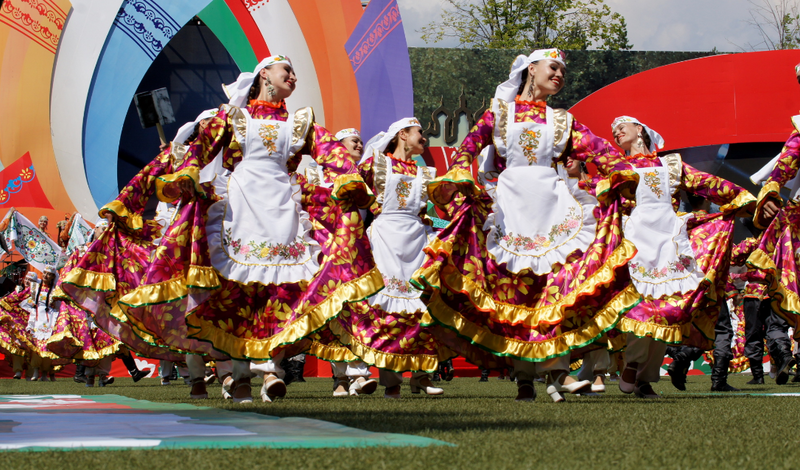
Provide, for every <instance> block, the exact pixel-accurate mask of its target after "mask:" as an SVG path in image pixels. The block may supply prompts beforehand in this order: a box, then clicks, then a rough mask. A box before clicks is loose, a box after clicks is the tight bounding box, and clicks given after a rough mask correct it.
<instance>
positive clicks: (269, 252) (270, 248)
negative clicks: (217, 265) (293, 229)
mask: <svg viewBox="0 0 800 470" xmlns="http://www.w3.org/2000/svg"><path fill="white" fill-rule="evenodd" d="M231 230H232V229H230V228H228V229H226V230H225V235H224V236H223V237H222V244H223V245H224V246H225V247H226V248H230V249H232V250H233V254H235V255H238V254H241V255H243V256H244V259H245V260H249V259H250V258H255V259H257V260H261V261H272V260H273V259H275V258H276V257H278V258H283V259H291V260H293V261H297V260H298V259H299V258H301V257H302V256H303V255H305V254H306V248H307V247H308V246H309V244H308V243H307V242H305V241H303V240H302V239H301V238H300V237H297V240H295V242H294V243H289V244H288V245H284V244H283V243H267V242H266V241H262V242H256V241H253V240H250V241H249V242H247V243H243V242H242V239H241V238H237V239H236V240H234V239H233V238H232V237H231Z"/></svg>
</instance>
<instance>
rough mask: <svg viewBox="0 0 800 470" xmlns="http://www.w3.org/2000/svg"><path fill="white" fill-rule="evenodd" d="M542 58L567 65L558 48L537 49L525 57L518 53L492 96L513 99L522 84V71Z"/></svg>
mask: <svg viewBox="0 0 800 470" xmlns="http://www.w3.org/2000/svg"><path fill="white" fill-rule="evenodd" d="M544 59H551V60H555V61H556V62H558V63H559V64H561V65H563V66H564V67H565V68H566V66H567V64H566V63H565V62H564V53H563V52H561V51H559V50H558V49H538V50H535V51H533V52H532V53H531V55H529V56H527V57H526V56H524V55H518V56H517V58H516V59H514V63H513V64H511V73H509V74H508V80H506V81H504V82H503V83H501V84H500V85H498V86H497V89H496V90H495V92H494V97H495V98H499V99H501V100H503V101H513V100H514V98H516V97H517V91H519V86H520V85H521V84H522V71H523V70H525V69H527V68H528V66H529V65H530V64H532V63H534V62H538V61H540V60H544Z"/></svg>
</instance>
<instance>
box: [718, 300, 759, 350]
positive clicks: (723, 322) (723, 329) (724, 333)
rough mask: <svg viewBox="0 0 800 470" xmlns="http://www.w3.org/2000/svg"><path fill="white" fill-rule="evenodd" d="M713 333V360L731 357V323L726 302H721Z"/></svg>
mask: <svg viewBox="0 0 800 470" xmlns="http://www.w3.org/2000/svg"><path fill="white" fill-rule="evenodd" d="M714 333H715V335H716V336H715V338H714V360H717V358H721V359H728V360H731V359H733V351H731V340H732V339H733V324H732V323H731V313H730V311H729V310H728V302H722V308H720V310H719V317H717V324H716V325H715V326H714ZM762 349H763V348H762Z"/></svg>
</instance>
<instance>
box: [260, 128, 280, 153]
mask: <svg viewBox="0 0 800 470" xmlns="http://www.w3.org/2000/svg"><path fill="white" fill-rule="evenodd" d="M258 135H259V137H261V139H262V141H263V142H264V147H266V148H267V150H269V151H270V152H274V151H275V141H276V140H278V126H275V125H272V124H261V127H260V128H259V129H258Z"/></svg>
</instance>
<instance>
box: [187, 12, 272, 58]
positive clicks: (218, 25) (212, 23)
mask: <svg viewBox="0 0 800 470" xmlns="http://www.w3.org/2000/svg"><path fill="white" fill-rule="evenodd" d="M197 16H198V17H199V18H200V19H201V20H203V22H204V23H205V24H206V26H208V29H210V30H211V32H212V33H214V35H215V36H216V37H217V39H219V42H221V43H222V45H223V46H225V49H226V50H227V51H228V54H230V55H231V57H232V58H233V61H234V62H236V65H237V66H238V67H239V70H241V71H243V72H249V71H250V70H253V69H254V68H255V66H256V65H257V64H258V58H257V57H256V54H255V52H253V48H252V47H251V46H250V41H248V40H247V36H246V35H245V34H244V31H243V30H242V27H241V26H239V22H238V21H236V17H235V16H234V15H233V12H231V10H230V8H228V5H226V4H225V1H224V0H213V1H212V2H211V3H209V4H208V6H207V7H205V8H204V9H203V10H202V11H201V12H200V13H198V14H197Z"/></svg>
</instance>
